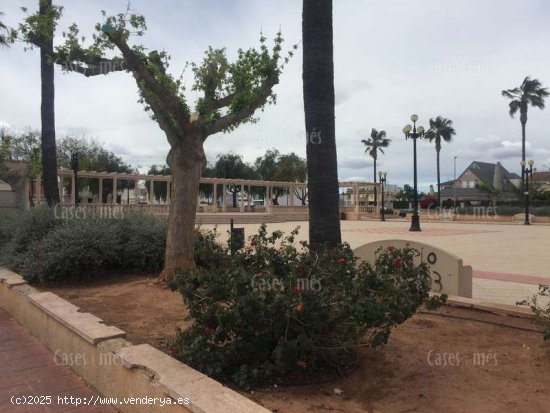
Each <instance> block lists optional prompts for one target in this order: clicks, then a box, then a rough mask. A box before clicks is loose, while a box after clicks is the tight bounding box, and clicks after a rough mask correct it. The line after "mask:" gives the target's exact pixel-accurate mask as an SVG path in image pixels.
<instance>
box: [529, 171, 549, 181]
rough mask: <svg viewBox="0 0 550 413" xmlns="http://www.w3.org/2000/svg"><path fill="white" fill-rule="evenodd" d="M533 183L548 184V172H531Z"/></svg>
mask: <svg viewBox="0 0 550 413" xmlns="http://www.w3.org/2000/svg"><path fill="white" fill-rule="evenodd" d="M532 180H533V181H534V182H550V172H533V178H532Z"/></svg>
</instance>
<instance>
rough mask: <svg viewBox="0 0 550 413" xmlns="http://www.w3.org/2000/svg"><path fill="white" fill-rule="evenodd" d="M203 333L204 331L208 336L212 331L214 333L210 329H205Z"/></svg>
mask: <svg viewBox="0 0 550 413" xmlns="http://www.w3.org/2000/svg"><path fill="white" fill-rule="evenodd" d="M202 331H204V334H206V335H208V334H210V331H212V330H211V328H210V327H204V329H203V330H202Z"/></svg>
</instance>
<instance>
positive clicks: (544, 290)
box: [517, 285, 550, 340]
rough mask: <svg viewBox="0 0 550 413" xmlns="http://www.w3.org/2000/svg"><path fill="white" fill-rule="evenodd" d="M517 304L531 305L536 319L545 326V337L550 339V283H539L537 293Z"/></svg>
mask: <svg viewBox="0 0 550 413" xmlns="http://www.w3.org/2000/svg"><path fill="white" fill-rule="evenodd" d="M517 305H521V306H524V307H529V308H530V309H531V311H533V314H534V316H535V321H536V322H537V323H539V324H541V325H542V326H543V327H544V339H545V340H550V285H539V292H538V294H537V295H535V296H533V297H531V298H530V299H528V300H524V301H520V302H518V303H517Z"/></svg>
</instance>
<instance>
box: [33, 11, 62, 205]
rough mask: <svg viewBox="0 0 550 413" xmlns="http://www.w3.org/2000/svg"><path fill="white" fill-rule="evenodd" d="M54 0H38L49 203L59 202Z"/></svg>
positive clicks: (45, 165) (43, 150)
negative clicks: (40, 23) (52, 15)
mask: <svg viewBox="0 0 550 413" xmlns="http://www.w3.org/2000/svg"><path fill="white" fill-rule="evenodd" d="M51 9H52V0H39V11H38V14H39V15H40V18H41V19H42V21H43V22H44V26H43V30H44V31H43V32H42V33H40V78H41V83H42V103H41V105H40V116H41V120H42V176H43V179H44V195H45V196H46V201H47V202H48V205H55V204H58V203H59V187H58V184H57V149H56V143H55V85H54V63H53V62H52V59H51V56H52V55H53V51H54V50H53V37H54V31H55V25H56V21H55V19H53V18H51V17H50V14H51V13H50V10H51Z"/></svg>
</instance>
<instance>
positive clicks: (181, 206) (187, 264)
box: [160, 142, 206, 281]
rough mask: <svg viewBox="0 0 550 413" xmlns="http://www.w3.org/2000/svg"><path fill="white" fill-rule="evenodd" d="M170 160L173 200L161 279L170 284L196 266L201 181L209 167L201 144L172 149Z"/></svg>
mask: <svg viewBox="0 0 550 413" xmlns="http://www.w3.org/2000/svg"><path fill="white" fill-rule="evenodd" d="M167 161H168V165H169V166H170V169H171V171H172V188H173V189H174V193H173V194H172V197H171V199H170V217H169V219H168V235H167V238H166V252H165V262H164V269H163V271H162V273H161V275H160V279H161V280H165V281H170V280H171V279H173V277H174V275H175V273H176V272H177V271H185V270H188V269H192V268H194V267H195V261H194V258H193V253H194V243H193V238H194V237H193V230H194V228H195V214H196V211H197V197H198V194H199V184H200V178H201V174H202V171H203V170H204V167H205V165H206V157H205V155H204V150H203V147H202V143H201V142H199V143H193V144H191V143H189V144H187V143H181V144H180V146H179V147H177V148H172V149H171V150H170V153H169V154H168V159H167Z"/></svg>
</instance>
